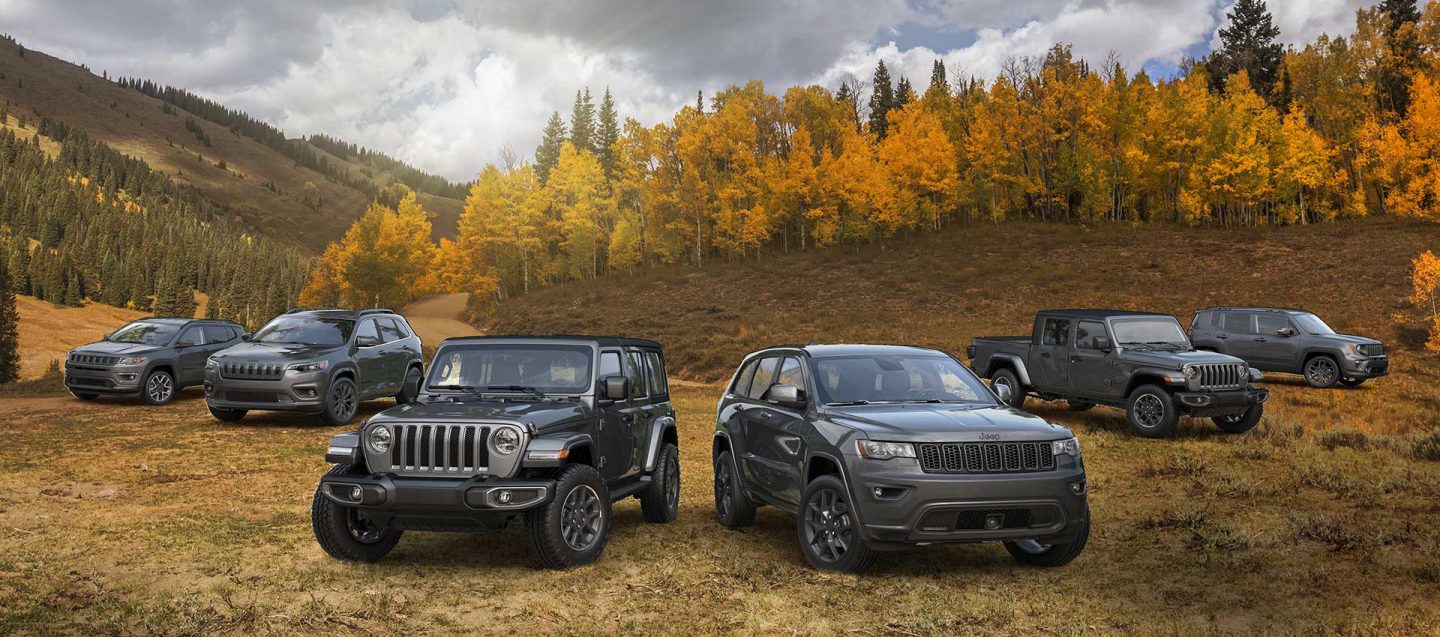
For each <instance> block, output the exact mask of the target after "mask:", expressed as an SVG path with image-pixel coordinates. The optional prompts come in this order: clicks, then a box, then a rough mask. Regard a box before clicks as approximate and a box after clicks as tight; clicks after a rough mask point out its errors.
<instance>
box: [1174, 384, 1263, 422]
mask: <svg viewBox="0 0 1440 637" xmlns="http://www.w3.org/2000/svg"><path fill="white" fill-rule="evenodd" d="M1269 399H1270V390H1268V389H1265V388H1263V387H1249V388H1246V389H1236V390H1231V391H1214V392H1190V391H1177V392H1175V403H1176V405H1177V406H1179V407H1180V408H1181V409H1183V410H1184V411H1185V413H1186V414H1188V415H1190V416H1194V417H1197V418H1201V417H1206V416H1228V415H1233V414H1240V413H1244V412H1245V411H1246V410H1248V409H1250V408H1251V407H1254V406H1255V405H1263V404H1265V401H1267V400H1269Z"/></svg>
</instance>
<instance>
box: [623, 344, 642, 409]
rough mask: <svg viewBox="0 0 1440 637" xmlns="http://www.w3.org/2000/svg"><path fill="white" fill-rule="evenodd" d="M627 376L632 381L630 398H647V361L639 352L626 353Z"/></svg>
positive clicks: (630, 351)
mask: <svg viewBox="0 0 1440 637" xmlns="http://www.w3.org/2000/svg"><path fill="white" fill-rule="evenodd" d="M625 376H626V377H627V378H629V379H630V397H631V398H644V397H645V359H644V358H643V357H642V356H641V355H640V352H639V351H637V350H633V349H632V350H626V352H625Z"/></svg>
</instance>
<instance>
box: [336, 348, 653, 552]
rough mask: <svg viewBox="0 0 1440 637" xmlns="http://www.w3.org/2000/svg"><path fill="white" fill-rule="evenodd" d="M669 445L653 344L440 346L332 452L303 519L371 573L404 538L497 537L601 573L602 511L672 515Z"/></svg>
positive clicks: (607, 518)
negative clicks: (517, 533) (416, 380)
mask: <svg viewBox="0 0 1440 637" xmlns="http://www.w3.org/2000/svg"><path fill="white" fill-rule="evenodd" d="M678 445H679V438H678V436H677V434H676V428H675V410H674V409H672V408H671V406H670V388H669V385H668V384H667V383H666V381H665V366H664V358H663V356H662V355H661V351H660V344H659V343H656V342H655V341H650V340H645V339H635V338H614V337H588V336H537V337H531V336H515V337H499V336H490V337H462V338H452V339H446V340H445V342H444V343H441V345H440V349H439V350H438V351H437V352H436V353H435V360H434V362H433V363H432V365H431V369H430V377H429V379H428V380H427V381H426V384H425V386H424V387H423V388H422V392H421V395H420V398H419V399H418V400H417V401H415V402H414V403H412V404H408V405H403V406H399V407H395V408H392V409H387V410H385V411H383V412H380V413H379V414H376V415H375V416H374V417H372V418H370V419H369V421H367V422H366V423H364V424H363V425H361V427H360V429H359V430H358V431H355V432H353V433H346V434H341V435H338V436H335V437H334V438H331V439H330V446H329V449H328V450H327V451H326V453H325V460H326V461H327V462H330V463H333V464H334V465H335V466H334V468H332V469H331V471H330V472H329V473H327V474H326V475H325V477H323V478H321V479H320V486H319V487H317V488H316V490H315V498H314V501H313V505H312V509H311V522H312V525H313V527H314V530H315V538H316V540H318V541H319V542H320V546H321V548H323V549H325V552H326V553H329V554H330V555H331V556H332V557H335V558H337V559H341V560H347V561H361V562H374V561H376V560H379V559H381V558H383V557H384V556H385V555H386V554H388V553H389V552H390V550H391V549H392V548H394V547H395V544H396V542H399V541H400V536H401V534H402V533H404V532H405V531H486V530H491V531H498V530H502V529H504V528H506V527H507V526H509V525H510V524H511V523H513V522H521V523H522V524H523V525H524V527H525V532H526V535H527V536H528V539H529V544H530V550H531V553H532V554H533V555H534V556H535V559H536V560H537V561H538V562H539V563H540V564H541V565H542V566H546V567H550V568H563V567H568V566H578V565H581V564H588V563H590V562H593V561H595V560H596V559H598V558H599V557H600V553H601V551H602V550H604V548H605V543H606V540H607V538H608V537H609V533H610V526H611V523H612V519H611V517H612V515H611V503H612V502H614V501H618V500H620V499H623V498H628V497H635V498H639V500H640V508H641V512H642V513H643V514H644V517H645V519H646V520H647V521H650V522H657V523H665V522H670V521H671V520H674V519H675V515H676V514H677V513H678V512H679V507H680V463H679V454H680V452H679V446H678Z"/></svg>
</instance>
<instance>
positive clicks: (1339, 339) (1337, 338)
mask: <svg viewBox="0 0 1440 637" xmlns="http://www.w3.org/2000/svg"><path fill="white" fill-rule="evenodd" d="M1311 338H1323V339H1325V341H1326V342H1330V343H1340V344H1342V345H1384V343H1381V342H1380V341H1377V340H1375V339H1373V338H1365V337H1364V336H1354V335H1351V334H1328V335H1326V336H1313V335H1312V336H1311Z"/></svg>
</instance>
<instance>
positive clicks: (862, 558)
mask: <svg viewBox="0 0 1440 637" xmlns="http://www.w3.org/2000/svg"><path fill="white" fill-rule="evenodd" d="M827 494H828V498H831V499H829V502H830V503H831V504H830V506H829V507H826V506H825V505H824V504H823V503H824V502H826V499H825V498H826V497H827ZM834 498H838V500H836V499H834ZM800 502H801V504H800V512H799V515H796V516H795V536H796V539H797V540H798V541H799V543H800V552H801V553H803V554H804V555H805V560H806V561H807V562H810V565H811V566H813V567H815V568H817V569H820V570H825V571H836V572H840V573H851V574H857V575H858V574H860V573H864V572H865V571H868V570H870V567H872V566H874V565H875V560H876V559H878V558H879V557H880V553H879V551H876V550H875V549H872V548H870V547H869V546H867V545H866V544H865V539H864V538H863V537H861V533H860V520H859V519H858V518H857V517H856V516H855V507H854V506H853V504H852V503H851V501H850V494H849V492H848V491H846V489H845V483H844V482H841V481H840V478H837V477H835V476H834V475H823V476H820V477H818V478H815V479H814V480H811V481H810V484H807V485H805V493H804V495H802V496H801V497H800ZM837 503H838V504H839V505H843V507H842V510H843V514H842V515H844V518H843V521H844V523H843V524H841V525H840V526H839V527H838V528H841V529H842V530H841V531H839V532H840V533H846V532H848V537H845V538H844V539H846V540H848V541H846V542H844V549H843V551H840V553H839V555H838V556H835V557H834V559H827V558H826V557H825V556H823V555H822V554H821V553H820V552H819V550H818V549H816V547H815V546H814V545H813V544H812V542H811V539H812V538H814V537H815V536H816V535H817V534H816V533H815V532H813V531H807V526H809V525H810V523H811V522H814V521H816V520H812V519H811V517H810V513H811V512H812V510H813V511H815V512H817V513H818V512H820V511H822V510H825V509H827V508H828V509H829V510H831V511H832V512H833V511H834V510H835V506H836V504H837ZM835 517H837V516H835V515H833V514H832V515H831V516H830V518H828V519H834V518H835ZM819 541H820V542H822V543H823V540H819Z"/></svg>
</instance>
